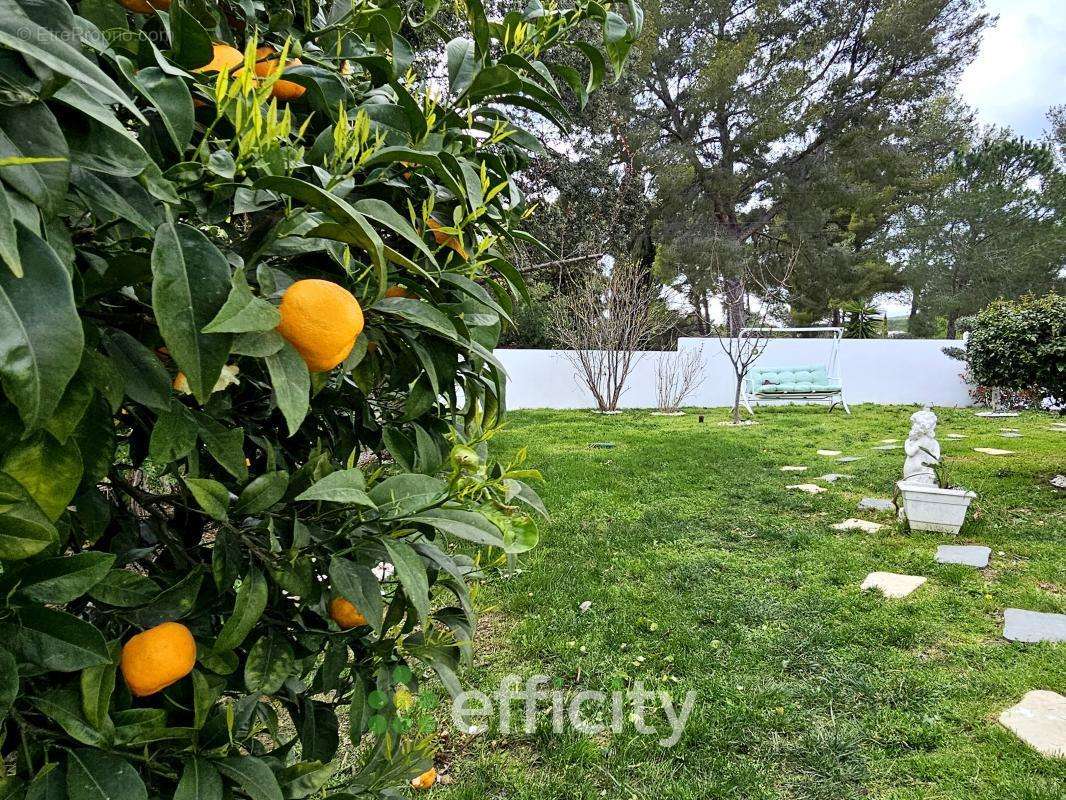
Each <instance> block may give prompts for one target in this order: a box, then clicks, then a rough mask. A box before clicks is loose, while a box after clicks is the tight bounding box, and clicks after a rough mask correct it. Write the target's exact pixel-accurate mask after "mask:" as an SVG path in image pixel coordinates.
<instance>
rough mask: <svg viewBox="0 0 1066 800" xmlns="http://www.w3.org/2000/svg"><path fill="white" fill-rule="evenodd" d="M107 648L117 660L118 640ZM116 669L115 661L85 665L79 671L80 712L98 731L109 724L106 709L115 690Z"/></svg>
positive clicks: (108, 707)
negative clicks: (92, 665) (93, 665)
mask: <svg viewBox="0 0 1066 800" xmlns="http://www.w3.org/2000/svg"><path fill="white" fill-rule="evenodd" d="M108 649H109V650H110V652H111V655H112V657H113V658H114V660H115V662H117V660H118V655H119V652H120V650H121V649H120V647H119V645H118V642H117V641H115V642H112V643H111V644H110V645H109V648H108ZM116 671H117V666H116V663H111V664H101V665H99V666H96V667H86V668H85V669H83V670H82V671H81V712H82V714H84V715H85V719H86V721H87V722H88V723H89V724H90V725H92V726H93V727H94V728H96V729H97V730H98V731H102V730H105V729H106V728H108V727H109V726H110V724H111V720H110V718H109V717H108V710H109V709H110V707H111V695H112V693H113V692H114V691H115V674H116Z"/></svg>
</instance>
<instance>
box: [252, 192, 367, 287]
mask: <svg viewBox="0 0 1066 800" xmlns="http://www.w3.org/2000/svg"><path fill="white" fill-rule="evenodd" d="M255 188H256V189H268V190H270V191H274V192H279V193H281V194H284V195H288V196H289V197H292V198H294V199H296V200H300V201H302V202H304V203H307V204H308V205H309V206H312V207H314V208H317V209H318V210H319V211H325V212H326V213H327V214H329V216H330V217H332V218H333V219H334V220H336V221H337V222H340V223H343V224H345V225H348V226H349V230H350V231H351V233H352V234H353V235H355V236H356V237H357V238H358V241H359V243H360V246H361V247H362V248H363V249H364V250H366V251H367V252H368V253H370V258H371V261H372V262H373V263H374V266H375V267H377V268H378V270H379V272H380V273H381V274H384V270H385V251H384V246H383V245H382V242H381V237H379V236H378V234H377V232H376V231H375V230H374V229H373V228H372V227H371V226H370V224H369V223H368V222H367V221H366V219H365V218H364V217H363V215H362V214H360V213H359V212H357V211H356V210H355V209H354V208H352V206H351V205H350V204H349V203H348V202H347V201H346V200H342V199H341V198H340V197H338V196H337V195H335V194H330V193H329V192H327V191H326V190H325V189H321V188H319V187H318V186H315V185H314V184H313V183H308V182H307V181H302V180H300V179H299V178H290V177H285V176H282V175H277V176H270V177H266V178H260V179H259V180H258V181H256V183H255Z"/></svg>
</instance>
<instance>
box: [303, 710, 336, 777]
mask: <svg viewBox="0 0 1066 800" xmlns="http://www.w3.org/2000/svg"><path fill="white" fill-rule="evenodd" d="M298 719H299V729H298V732H299V736H300V757H301V758H302V759H305V760H308V761H317V762H329V761H332V760H333V757H334V756H335V755H336V754H337V746H338V745H339V744H340V738H339V737H338V735H337V733H338V730H339V725H338V723H337V715H336V714H335V713H334V712H333V709H332V708H330V707H329V706H327V705H325V704H324V703H316V702H315V701H314V700H312V699H311V698H310V697H304V698H302V700H301V702H300V715H299V718H298Z"/></svg>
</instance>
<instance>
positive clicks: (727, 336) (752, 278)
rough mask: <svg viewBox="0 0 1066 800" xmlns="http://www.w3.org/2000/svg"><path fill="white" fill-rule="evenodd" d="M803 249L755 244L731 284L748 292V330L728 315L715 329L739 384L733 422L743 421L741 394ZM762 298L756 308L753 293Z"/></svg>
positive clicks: (728, 300) (727, 299)
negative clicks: (754, 307) (753, 304)
mask: <svg viewBox="0 0 1066 800" xmlns="http://www.w3.org/2000/svg"><path fill="white" fill-rule="evenodd" d="M798 255H799V251H798V250H796V249H791V250H784V249H782V248H779V247H774V246H771V247H770V248H763V247H759V246H756V245H752V246H751V248H749V250H748V253H747V259H746V261H745V263H744V267H743V274H742V277H741V279H740V280H739V282H735V283H734V284H728V283H726V282H725V281H724V279H723V283H726V285H727V292H726V294H727V295H728V286H729V285H733V286H738V285H739V286H740V287H742V288H741V290H740V291H742V292H743V293H744V298H743V300H744V302H743V307H744V308H745V309H746V314H745V316H746V321H745V329H746V330H745V331H744V333H743V335H741V333H740V332H738V331H737V330H736V321H735V320H731V319H729V318H728V315H727V319H726V320H724V321H723V322H721V323H712V324H711V329H712V331H713V333H714V335H715V336H717V337H718V344H719V345H720V346H721V348H722V352H724V353H725V355H726V358H728V359H729V363H730V364H731V365H732V366H733V373H734V377H735V378H736V383H735V385H734V387H733V424H734V425H737V424H739V423H740V393H741V388H742V386H743V384H744V377H745V376H746V375H747V374H748V370H749V369H750V368H751V365H752V364H754V363H755V361H756V359H758V357H759V356H760V355H762V353H763V351H764V350H765V349H766V345H767V343H768V342H769V337H770V331H769V323H770V321H771V319H772V316H773V312H774V309H775V307H776V306H777V305H778V304H780V303H783V302H785V301H786V300H787V291H788V290H787V287H788V282H789V279H790V278H791V276H792V271H793V269H794V267H795V266H796V259H797V257H798ZM751 292H754V293H756V294H757V296H758V298H759V301H760V303H759V308H758V310H755V311H753V310H752V309H751V303H750V299H751V298H750V293H751ZM737 300H738V298H736V297H729V296H726V297H725V298H724V299H723V303H724V304H725V305H726V306H728V305H729V304H730V303H733V304H734V305H735V304H736V302H737Z"/></svg>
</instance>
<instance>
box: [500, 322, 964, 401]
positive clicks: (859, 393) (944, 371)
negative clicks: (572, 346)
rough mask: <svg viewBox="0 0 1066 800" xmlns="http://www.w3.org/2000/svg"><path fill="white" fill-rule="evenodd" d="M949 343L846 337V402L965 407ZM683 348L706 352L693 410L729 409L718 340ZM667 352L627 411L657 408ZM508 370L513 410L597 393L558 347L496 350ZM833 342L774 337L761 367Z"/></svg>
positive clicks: (817, 356) (820, 359)
mask: <svg viewBox="0 0 1066 800" xmlns="http://www.w3.org/2000/svg"><path fill="white" fill-rule="evenodd" d="M959 345H961V342H959V341H952V340H947V339H845V340H843V341H842V342H841V343H840V354H839V357H838V358H839V363H840V375H841V376H842V378H843V382H844V394H845V396H846V397H847V400H848V403H849V405H850V404H854V403H932V404H933V405H937V406H967V405H970V397H969V394H968V393H967V390H966V384H965V383H964V382H963V381H962V378H961V377H960V376H959V373H961V372H962V370H963V367H964V365H963V363H962V362H961V361H957V360H955V359H952V358H949V357H948V356H946V355H944V353H943V352H942V348H944V347H950V346H954V347H958V346H959ZM677 346H678V350H680V351H689V350H692V349H698V348H700V347H701V346H702V348H703V363H704V375H705V380H704V383H703V386H702V387H700V389H699V390H698V391H697V392H696V393H695V394H694V395H693V396H692V397H691V398H689V399H688V400H687V401H685V404H686V405H689V406H706V407H713V406H731V405H732V404H733V370H732V367H731V366H730V364H729V361H728V360H727V359H726V357H725V354H724V353H723V352H722V350H721V347H720V346H719V344H718V341H717V340H715V339H680V340H679V341H678V344H677ZM663 355H664V353H659V352H649V353H644V354H642V355H641V357H640V360H639V362H638V363H637V365H636V368H635V369H634V371H633V375H632V377H631V378H630V381H629V388H628V389H627V390H626V393H625V394H624V395H622V402H621V404H620V405H621V406H622V407H624V408H654V407H655V403H656V394H655V367H656V363H657V361H658V359H659V358H660V357H662V356H663ZM496 356H497V357H498V358H499V359H500V360H501V361H502V362H503V364H504V366H505V367H506V368H507V373H508V376H509V378H508V390H507V405H508V407H509V408H591V407H594V406H595V402H594V401H593V399H592V395H591V394H590V393H589V392H588V390H586V389H584V388H583V387H582V386H581V384H580V382H579V381H578V379H577V377H576V375H575V374H574V369H573V367H572V366H571V365H570V363H569V362H568V361H567V360H566V358H565V356H564V354H563V353H562V352H561V351H558V350H497V351H496ZM828 356H829V341H828V340H827V339H825V338H821V339H775V340H773V341H771V342H770V344H769V347H768V348H767V350H766V352H765V353H764V354H763V355H762V356H761V357H760V358H759V361H758V362H757V363H758V365H759V366H760V367H771V366H787V365H790V364H824V363H825V362H826V359H827V358H828Z"/></svg>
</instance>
